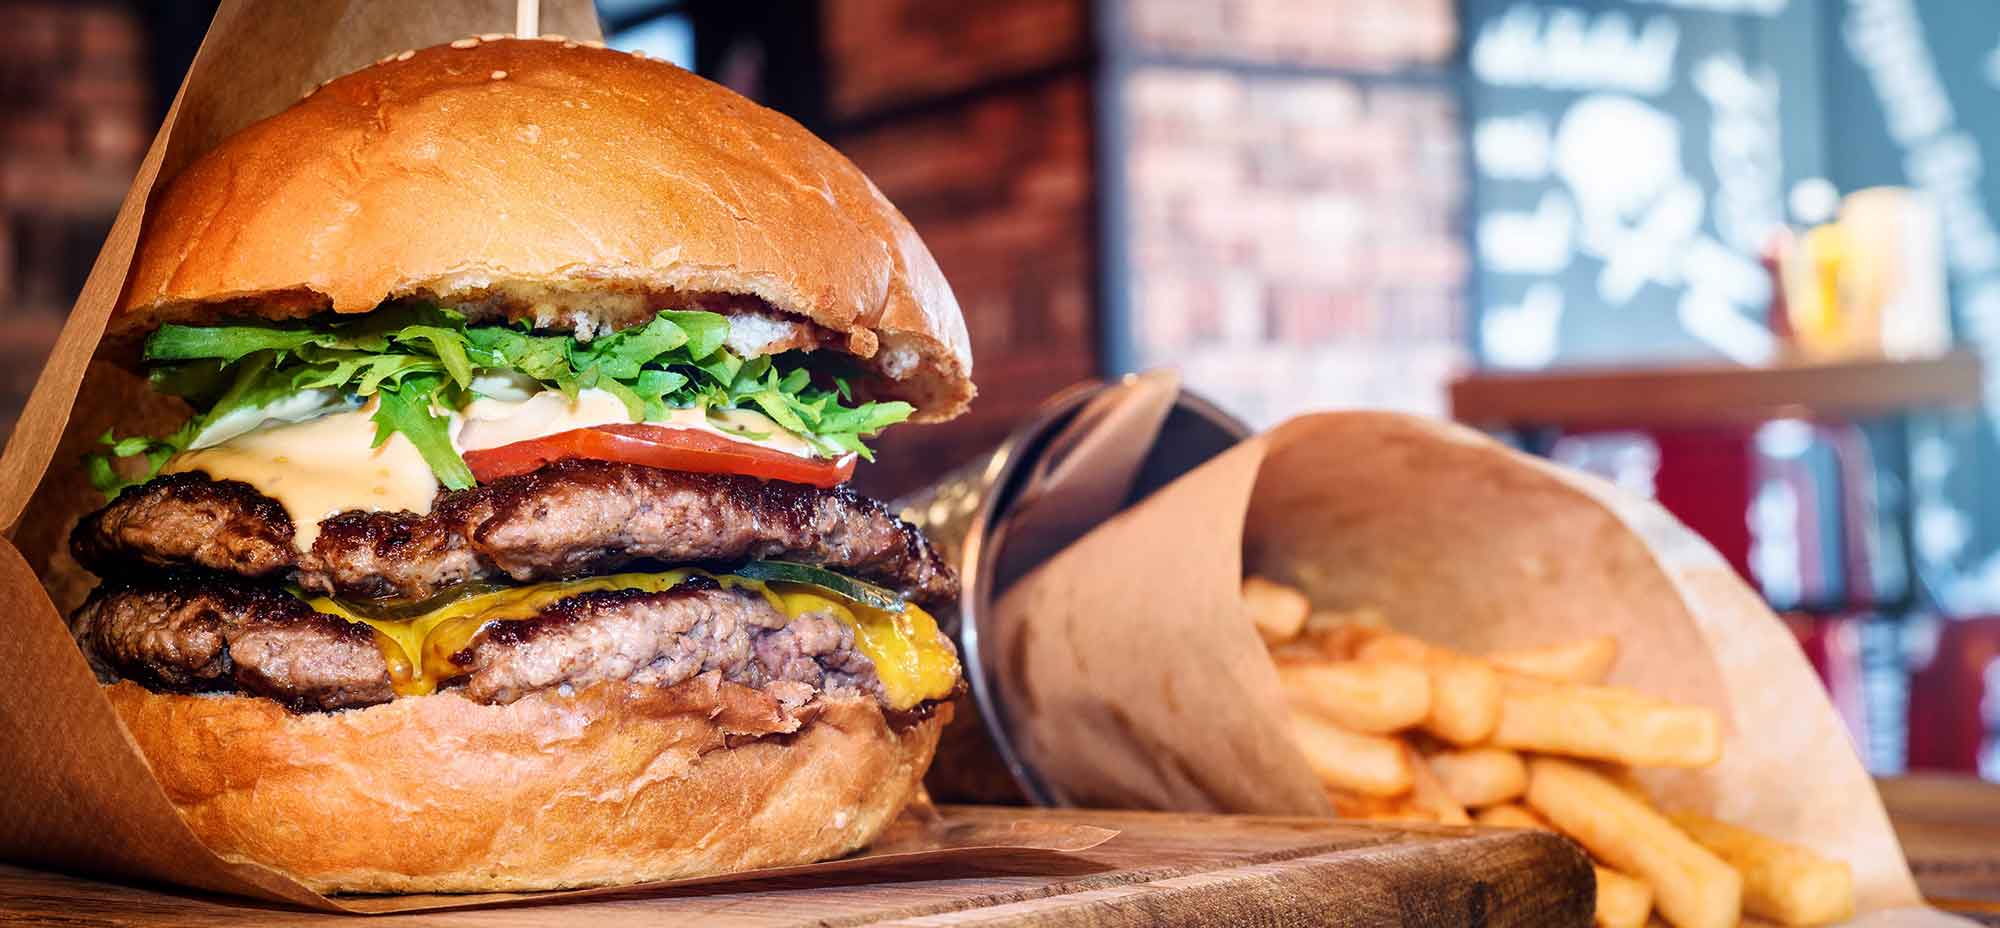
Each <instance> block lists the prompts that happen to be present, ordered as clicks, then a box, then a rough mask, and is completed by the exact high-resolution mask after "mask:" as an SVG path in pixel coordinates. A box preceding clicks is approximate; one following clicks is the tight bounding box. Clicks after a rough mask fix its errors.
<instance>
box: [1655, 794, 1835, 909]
mask: <svg viewBox="0 0 2000 928" xmlns="http://www.w3.org/2000/svg"><path fill="white" fill-rule="evenodd" d="M1673 822H1674V824H1675V825H1678V826H1680V829H1681V830H1682V831H1685V832H1687V834H1688V837H1690V838H1693V839H1694V840H1695V842H1696V843H1698V844H1700V845H1701V846H1702V847H1705V848H1708V849H1709V850H1710V851H1713V852H1715V855H1716V856H1717V857H1720V858H1722V859H1723V861H1724V862H1726V863H1728V864H1729V865H1730V866H1732V867H1735V868H1736V872H1737V873H1740V874H1742V875H1743V909H1744V911H1746V912H1749V913H1750V914H1752V915H1756V916H1760V917H1763V918H1768V919H1770V920H1772V921H1774V922H1777V923H1779V924H1782V925H1824V924H1828V923H1831V922H1839V921H1846V920H1847V919H1849V918H1852V917H1854V872H1853V870H1851V869H1850V868H1849V867H1848V865H1847V864H1846V862H1844V861H1838V860H1828V859H1826V858H1824V857H1821V856H1819V855H1818V854H1815V853H1813V852H1812V851H1809V850H1807V849H1805V848H1802V847H1799V846H1798V845H1796V844H1788V843H1786V842H1783V841H1779V840H1777V839H1776V838H1770V837H1766V836H1764V835H1761V834H1758V833H1757V832H1754V831H1751V830H1750V829H1748V828H1740V827H1738V826H1735V825H1730V824H1726V823H1723V822H1718V821H1716V820H1714V819H1712V818H1709V817H1707V816H1705V815H1698V814H1695V813H1692V812H1680V813H1676V814H1675V815H1674V816H1673Z"/></svg>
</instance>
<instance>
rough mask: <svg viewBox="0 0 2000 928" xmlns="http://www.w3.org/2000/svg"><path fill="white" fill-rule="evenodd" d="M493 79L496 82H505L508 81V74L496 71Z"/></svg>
mask: <svg viewBox="0 0 2000 928" xmlns="http://www.w3.org/2000/svg"><path fill="white" fill-rule="evenodd" d="M493 79H494V80H496V81H504V80H506V79H507V72H505V71H495V72H493Z"/></svg>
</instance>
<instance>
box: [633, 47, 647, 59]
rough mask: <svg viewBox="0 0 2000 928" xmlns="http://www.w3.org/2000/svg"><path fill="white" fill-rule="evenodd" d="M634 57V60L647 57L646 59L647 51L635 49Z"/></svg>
mask: <svg viewBox="0 0 2000 928" xmlns="http://www.w3.org/2000/svg"><path fill="white" fill-rule="evenodd" d="M632 57H634V58H645V57H646V50H645V49H643V48H635V49H633V50H632Z"/></svg>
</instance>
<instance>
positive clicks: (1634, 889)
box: [1591, 866, 1653, 928]
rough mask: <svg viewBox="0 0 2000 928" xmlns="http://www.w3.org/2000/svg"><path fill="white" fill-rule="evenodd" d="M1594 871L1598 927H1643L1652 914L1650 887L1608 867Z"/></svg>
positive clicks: (1651, 891) (1597, 868)
mask: <svg viewBox="0 0 2000 928" xmlns="http://www.w3.org/2000/svg"><path fill="white" fill-rule="evenodd" d="M1591 869H1592V870H1595V871H1597V918H1596V922H1597V928H1643V926H1644V925H1645V924H1646V919H1647V918H1648V917H1649V916H1651V915H1652V914H1653V887H1651V886H1647V885H1646V882H1645V881H1644V880H1639V879H1635V878H1633V877H1629V876H1626V875H1625V874H1623V873H1619V872H1618V871H1616V870H1613V869H1611V868H1609V867H1600V866H1593V867H1591Z"/></svg>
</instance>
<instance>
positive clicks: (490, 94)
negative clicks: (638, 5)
mask: <svg viewBox="0 0 2000 928" xmlns="http://www.w3.org/2000/svg"><path fill="white" fill-rule="evenodd" d="M467 42H470V43H472V44H470V46H469V47H457V46H458V45H465V44H466V43H467ZM731 295H734V296H737V297H749V298H752V299H747V300H745V299H735V300H732V299H730V296H731ZM399 297H428V298H436V299H440V300H443V301H446V302H449V303H454V304H463V305H468V306H470V307H472V308H473V309H474V310H475V311H481V310H483V311H484V312H485V313H490V314H493V315H501V316H505V317H507V318H531V319H534V320H535V321H536V322H537V323H538V324H540V325H545V326H549V327H553V328H574V329H578V330H581V331H586V332H595V331H601V330H604V329H608V328H618V327H622V326H623V325H627V324H631V323H633V322H636V321H639V320H641V319H644V318H647V317H650V316H651V314H652V313H653V312H655V311H657V310H659V309H662V308H687V307H688V306H690V305H691V304H699V305H705V306H717V307H721V308H722V309H723V311H730V309H731V308H740V307H742V306H744V305H745V304H750V305H754V306H758V307H762V306H768V307H769V308H770V309H772V310H775V311H777V312H778V313H780V314H783V315H785V316H786V317H788V318H792V319H796V320H800V321H807V320H809V321H810V323H812V324H813V325H814V326H816V327H817V328H815V329H814V330H813V331H816V332H819V333H820V334H821V335H822V336H823V338H824V340H825V341H826V342H828V343H830V344H831V345H832V346H835V347H840V348H844V349H845V350H846V351H847V352H848V353H850V354H853V355H855V356H857V357H860V358H862V359H864V367H866V368H868V369H869V370H871V371H873V372H874V373H875V374H876V375H878V376H877V377H874V378H871V379H872V380H873V381H874V382H873V383H872V384H871V385H870V386H871V388H872V389H871V392H872V393H873V394H874V395H876V396H880V397H890V398H900V399H906V400H909V401H910V402H912V403H914V404H915V405H916V407H917V412H916V414H915V416H914V418H915V419H917V420H919V421H937V420H942V419H947V418H950V417H952V416H955V415H957V414H958V413H959V412H961V411H963V410H964V408H965V406H966V404H967V403H968V402H969V401H970V400H971V398H972V395H973V387H972V381H971V373H972V352H971V348H970V345H969V342H968V339H967V336H966V331H965V320H964V319H963V318H962V317H961V316H960V314H959V307H958V302H957V300H956V299H955V298H954V297H953V296H952V293H951V288H950V287H949V286H947V285H946V283H945V280H944V275H943V274H942V273H941V272H940V271H939V270H938V266H937V262H936V261H935V260H934V259H933V258H932V257H931V254H930V252H929V251H928V250H927V249H925V247H924V245H923V243H922V242H921V241H919V240H918V238H917V235H916V232H915V231H914V230H913V229H911V227H910V224H909V222H908V220H906V219H904V218H903V216H902V214H901V213H899V212H897V211H896V208H895V207H894V206H891V205H890V204H889V201H888V200H887V199H885V198H884V197H883V196H882V194H881V191H879V190H877V189H876V188H875V186H874V185H873V184H872V183H870V182H869V181H868V179H867V178H866V177H864V176H863V175H862V174H861V172H860V171H859V170H858V169H856V168H855V167H854V165H853V164H852V163H850V162H849V161H848V160H847V159H846V158H844V157H842V156H841V155H840V154H839V153H838V152H836V151H834V150H833V149H832V148H831V147H829V146H828V145H827V144H826V143H824V142H822V141H820V140H819V139H817V138H815V137H813V135H812V134H811V133H810V132H807V131H806V130H805V129H804V128H802V127H800V126H799V125H798V124H797V123H795V122H793V121H792V120H790V119H787V118H786V117H784V116H781V115H779V114H778V113H775V112H772V111H771V110H768V109H765V108H763V107H760V106H758V105H756V104H754V103H752V102H750V101H748V100H746V99H744V98H743V97H740V96H738V95H737V94H735V93H733V92H731V91H729V90H727V89H725V88H723V87H721V86H718V85H716V84H713V83H710V82H708V81H706V80H703V79H701V78H699V77H696V76H694V75H692V74H689V73H688V72H686V71H683V70H681V69H680V68H677V67H675V66H673V65H670V64H666V63H664V62H659V61H653V60H649V59H644V58H638V57H634V56H632V55H628V54H625V53H622V52H616V51H609V50H606V49H601V48H591V47H587V46H579V45H576V44H575V43H567V42H559V41H538V40H517V39H503V40H494V41H483V42H481V41H477V40H465V41H462V42H460V43H457V44H455V45H447V46H438V47H435V48H428V49H424V50H422V51H418V52H415V53H413V54H411V55H410V56H409V57H407V58H403V57H401V56H398V57H397V58H394V59H390V60H386V61H384V62H383V63H380V64H377V65H374V66H372V67H368V68H364V69H362V70H360V71H357V72H355V73H353V74H350V75H347V76H345V77H342V78H340V79H338V80H335V81H333V82H332V83H330V84H328V85H326V86H325V87H323V88H321V89H320V90H319V91H317V92H315V93H313V94H312V95H310V96H308V97H307V98H306V99H305V100H303V101H301V102H300V103H298V104H297V105H295V106H293V107H291V108H290V109H287V110H285V111H284V112H282V113H279V114H277V115H275V116H272V117H271V118H269V119H266V120H264V121H262V122H259V123H257V124H255V125H252V126H250V127H249V128H246V129H244V130H243V131H241V132H239V133H237V134H236V135H234V136H231V137H230V138H229V139H227V140H226V141H224V142H223V143H222V144H221V145H220V146H218V147H217V148H215V149H214V150H213V151H210V152H208V153H207V154H205V155H203V156H202V157H201V158H200V159H199V160H197V161H196V162H195V163H194V164H192V165H190V166H189V167H188V168H187V169H186V170H185V171H183V172H182V173H181V174H180V175H179V176H178V177H175V178H174V179H173V181H172V183H171V184H170V185H169V186H168V187H167V188H166V189H165V191H164V192H162V193H160V194H158V195H156V196H155V198H154V202H153V204H152V206H151V209H150V211H149V213H148V215H147V217H146V222H145V226H144V228H143V230H142V233H141V240H140V243H139V250H138V256H137V258H136V259H135V262H134V264H133V267H132V272H131V275H130V276H129V277H128V278H127V283H126V292H125V296H124V299H123V300H122V301H121V303H120V306H119V310H118V314H117V315H116V316H114V318H113V320H112V335H113V336H114V338H116V337H121V336H132V335H136V334H140V333H143V332H146V331H150V330H151V329H153V328H155V327H157V326H159V325H160V324H161V323H164V322H173V321H188V320H205V319H213V318H217V317H221V316H228V315H253V316H266V317H286V316H301V315H308V314H311V313H314V312H322V311H325V310H327V309H331V310H333V311H334V312H341V313H364V312H368V311H369V310H371V309H374V308H375V307H376V306H377V305H378V304H380V303H381V302H383V301H384V300H388V299H394V298H399Z"/></svg>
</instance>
